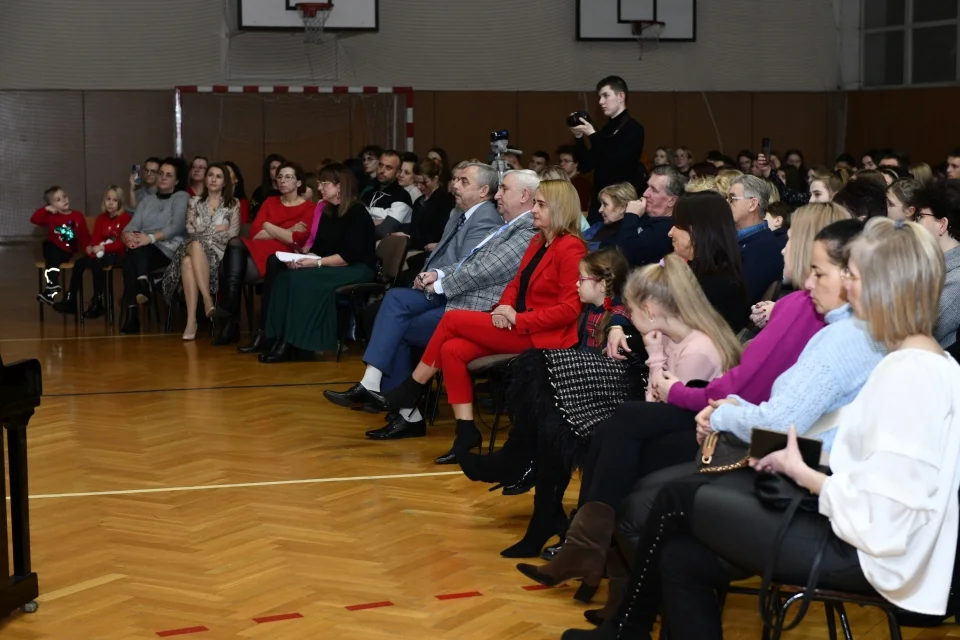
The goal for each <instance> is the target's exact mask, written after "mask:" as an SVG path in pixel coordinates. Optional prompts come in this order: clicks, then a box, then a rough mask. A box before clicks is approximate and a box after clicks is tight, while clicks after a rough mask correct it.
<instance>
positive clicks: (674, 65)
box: [0, 0, 840, 91]
mask: <svg viewBox="0 0 960 640" xmlns="http://www.w3.org/2000/svg"><path fill="white" fill-rule="evenodd" d="M261 1H263V2H268V1H281V0H261ZM343 1H345V2H346V1H349V0H343ZM583 1H584V2H589V0H583ZM835 1H836V0H723V2H720V1H719V0H700V1H699V2H698V10H697V42H693V43H664V44H662V45H661V47H660V49H659V50H657V51H655V52H651V53H648V54H646V55H645V56H644V60H643V61H638V60H637V54H638V48H637V46H636V44H635V43H630V42H626V43H624V42H577V41H576V40H575V33H576V22H575V21H576V10H575V7H576V3H575V0H520V1H518V0H484V1H480V2H477V1H473V0H446V1H444V2H440V1H438V0H379V21H380V31H379V33H374V34H359V35H351V36H348V37H344V38H342V39H341V41H340V44H339V58H338V60H339V62H338V64H336V65H335V64H334V63H333V61H334V56H333V52H334V50H335V47H333V46H332V45H323V46H319V47H316V46H314V47H311V46H306V45H304V44H303V42H302V35H301V34H287V33H280V34H272V33H271V34H264V33H250V32H246V33H240V34H237V33H235V31H234V30H233V28H232V25H234V24H235V17H234V16H233V7H234V4H235V3H234V0H163V1H162V2H158V1H157V0H96V2H82V1H78V0H44V1H43V2H42V3H37V2H23V1H19V2H18V1H16V0H6V1H4V2H2V3H0V60H2V61H3V64H2V65H0V89H79V90H99V89H125V90H144V89H169V88H171V87H173V86H175V85H178V84H180V85H194V84H197V85H207V84H217V83H230V82H245V81H253V82H262V83H265V84H274V83H281V82H299V83H319V84H341V85H383V86H390V85H392V86H413V87H415V88H417V89H421V90H430V91H461V90H483V91H494V90H495V91H582V90H588V89H592V88H593V86H594V84H595V83H596V81H597V80H598V79H599V78H600V77H601V76H603V75H606V74H609V73H617V74H620V75H622V76H624V77H625V78H626V79H627V81H628V83H629V84H630V85H631V86H632V87H633V88H634V89H638V90H640V89H642V90H644V91H829V90H833V89H834V88H835V87H837V86H838V83H839V80H838V77H839V73H840V70H839V64H838V53H837V52H838V26H837V22H836V19H835V17H834V16H835V12H834V2H835ZM225 35H226V36H230V37H224V36H225Z"/></svg>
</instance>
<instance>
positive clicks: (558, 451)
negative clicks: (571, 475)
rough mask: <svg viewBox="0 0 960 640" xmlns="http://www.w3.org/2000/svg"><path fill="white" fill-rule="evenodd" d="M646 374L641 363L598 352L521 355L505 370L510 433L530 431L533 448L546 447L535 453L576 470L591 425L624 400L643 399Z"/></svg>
mask: <svg viewBox="0 0 960 640" xmlns="http://www.w3.org/2000/svg"><path fill="white" fill-rule="evenodd" d="M646 371H647V370H646V366H645V365H643V364H642V362H641V363H640V364H631V363H628V362H621V361H618V360H614V359H612V358H610V357H608V356H606V355H604V354H602V353H594V352H590V351H579V350H576V349H531V350H529V351H526V352H524V353H522V354H520V355H519V356H517V357H516V358H515V359H514V360H513V361H511V362H510V366H509V367H508V370H507V376H508V378H507V393H506V398H505V405H506V409H507V411H508V412H509V414H510V416H511V421H512V423H513V426H512V429H513V430H517V429H521V430H527V429H535V430H536V431H537V438H536V441H537V446H538V447H539V448H546V451H541V452H540V454H546V455H548V456H549V457H551V458H554V459H557V460H560V461H562V462H563V464H564V465H565V466H566V467H567V468H568V469H569V470H571V471H572V470H574V469H577V468H580V467H581V466H582V464H583V459H584V456H585V455H586V453H587V449H588V448H589V446H590V438H591V437H592V436H593V430H594V428H595V427H596V426H597V424H598V423H600V422H601V421H603V420H606V419H607V418H609V417H610V416H612V415H613V412H614V411H616V409H617V407H618V406H620V405H621V404H622V403H624V402H626V401H627V400H631V399H636V398H637V397H640V398H642V397H643V394H644V390H645V388H646V383H647V373H646ZM512 435H513V434H512ZM517 435H519V434H517ZM540 454H538V455H540Z"/></svg>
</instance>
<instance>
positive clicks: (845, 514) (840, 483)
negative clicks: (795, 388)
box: [564, 217, 960, 639]
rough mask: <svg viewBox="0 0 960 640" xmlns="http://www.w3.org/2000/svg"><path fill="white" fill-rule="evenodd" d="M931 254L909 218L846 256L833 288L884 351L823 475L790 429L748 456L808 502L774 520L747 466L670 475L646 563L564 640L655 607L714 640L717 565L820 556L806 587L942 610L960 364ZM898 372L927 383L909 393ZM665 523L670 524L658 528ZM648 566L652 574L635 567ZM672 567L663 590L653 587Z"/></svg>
mask: <svg viewBox="0 0 960 640" xmlns="http://www.w3.org/2000/svg"><path fill="white" fill-rule="evenodd" d="M939 254H940V252H939V250H938V249H937V246H936V244H935V243H934V241H933V239H932V237H931V236H930V235H929V234H928V233H925V232H924V231H922V230H921V229H920V228H919V225H918V224H917V223H913V222H904V221H902V220H900V221H896V222H894V221H893V220H889V219H887V218H883V217H879V218H873V219H871V220H870V221H869V222H868V223H867V225H866V229H865V230H864V232H863V233H862V235H861V236H860V237H859V238H858V239H856V240H854V241H853V243H852V244H851V245H850V247H849V249H848V251H847V256H846V265H845V266H844V267H843V268H842V270H841V274H840V275H841V281H842V283H843V288H844V289H845V291H846V295H847V297H848V298H849V300H850V302H851V306H852V307H853V309H854V313H855V314H856V317H857V318H858V320H859V321H860V322H861V323H863V324H864V325H865V326H866V330H867V331H868V332H869V335H870V338H871V339H872V340H874V341H875V342H877V343H879V344H882V345H884V346H885V348H886V349H888V350H889V354H888V355H886V356H885V357H884V358H883V359H882V360H881V361H880V362H879V364H878V365H877V366H876V367H875V368H874V369H873V371H872V372H871V373H870V375H869V377H868V378H867V379H866V383H865V384H864V385H863V387H862V389H861V390H860V391H859V393H858V394H857V395H856V397H855V398H854V399H853V401H852V402H851V403H850V404H848V405H847V406H846V407H845V408H844V410H843V412H842V413H841V414H840V416H839V423H838V428H837V436H836V440H835V444H834V447H833V450H832V454H831V456H830V467H831V472H832V475H830V476H827V475H826V474H824V473H821V472H820V470H819V469H815V468H812V467H810V466H808V465H807V464H806V462H804V460H803V457H802V456H801V454H800V451H799V447H798V444H797V437H796V436H797V431H796V430H795V429H793V428H791V429H790V430H789V431H788V435H787V445H786V448H784V449H782V450H780V451H777V452H774V453H772V454H770V455H768V456H766V457H764V458H762V459H760V460H753V461H751V466H753V467H754V468H755V469H756V470H758V471H761V472H764V473H779V474H782V475H784V476H786V477H787V478H789V479H791V480H793V481H794V482H796V483H797V484H798V485H800V487H802V488H803V489H806V490H807V491H809V492H810V493H811V494H813V495H815V496H817V508H816V509H815V510H814V511H813V512H804V511H803V510H800V511H798V512H797V514H796V515H795V516H794V517H793V519H792V520H790V522H789V525H788V526H787V527H786V528H785V529H784V528H783V527H782V526H781V525H782V523H783V515H782V513H779V512H777V511H775V510H770V509H769V508H767V507H765V506H763V505H762V504H761V503H760V501H759V500H758V499H757V496H756V493H755V492H754V491H753V482H754V478H753V474H750V473H746V472H744V473H742V474H733V476H734V477H732V478H731V480H736V479H737V477H738V476H739V477H741V478H742V480H741V481H740V482H739V483H736V482H717V483H710V484H709V485H707V486H703V485H701V486H700V487H699V488H698V487H696V486H695V485H693V484H691V479H687V480H684V481H682V483H676V484H667V485H666V486H664V487H662V488H661V489H660V491H659V492H658V493H657V497H656V498H655V500H654V502H653V504H652V508H651V510H650V513H649V516H648V522H650V523H651V525H650V526H648V527H647V531H646V532H645V534H644V536H643V538H642V539H641V540H640V543H639V545H638V546H637V547H636V552H635V553H636V556H637V557H643V558H644V559H645V562H644V563H639V562H638V563H637V564H636V565H635V567H636V571H635V572H634V575H633V576H631V578H632V579H631V580H630V583H629V586H628V587H627V591H628V593H630V598H629V600H628V601H626V602H625V603H624V606H623V607H621V608H620V609H619V610H618V611H617V612H616V613H615V614H613V615H610V616H609V619H608V620H607V621H605V623H604V626H603V627H601V629H598V630H595V631H591V632H586V631H584V632H567V633H566V634H564V637H565V638H570V639H574V638H594V637H613V636H614V635H615V634H616V633H620V634H623V635H622V636H621V637H627V636H629V637H641V636H643V634H644V633H646V632H648V631H649V629H650V628H651V627H652V626H653V621H654V618H655V617H656V615H657V613H658V611H660V612H663V613H664V615H663V620H664V624H665V625H666V630H667V632H668V633H669V634H670V637H672V638H704V639H713V638H721V637H722V636H723V627H722V621H721V609H720V607H718V606H717V601H716V598H715V596H714V595H713V594H715V593H716V592H717V591H718V590H720V591H723V590H724V589H725V588H726V586H727V583H728V582H729V575H730V573H729V570H725V569H724V567H723V566H721V564H722V565H724V566H726V567H729V566H730V565H732V566H733V567H735V568H736V569H737V571H735V572H734V573H743V574H746V575H755V574H758V573H761V572H763V570H764V568H765V566H767V567H769V566H773V567H776V569H775V570H774V572H773V574H772V575H771V576H770V578H771V582H773V583H774V584H784V583H787V582H791V581H795V579H796V577H797V576H804V577H806V576H808V575H810V572H811V567H812V566H814V565H815V564H816V565H817V566H819V567H821V571H820V572H819V575H818V576H817V577H816V578H817V581H816V583H814V584H811V585H810V587H811V588H815V589H825V590H833V591H842V592H848V593H856V594H863V595H867V596H874V597H875V596H877V595H879V596H880V597H882V598H883V599H884V600H886V601H887V602H888V603H890V604H891V605H893V606H895V607H896V608H897V609H898V610H900V611H906V612H915V613H921V614H927V615H931V616H943V615H945V614H947V613H948V607H949V606H950V600H951V598H950V596H951V594H952V593H954V592H955V590H956V586H957V585H956V584H954V582H955V581H954V563H955V560H956V558H955V552H956V542H957V522H958V519H960V518H958V507H957V490H958V486H960V468H958V461H960V368H958V366H957V363H956V361H954V359H953V358H952V357H950V356H949V355H947V354H945V353H944V352H943V350H942V349H941V348H940V347H939V345H937V343H936V341H935V340H934V339H933V337H932V331H933V325H934V321H935V319H936V315H937V306H938V302H939V298H940V295H941V288H942V284H943V278H944V266H943V259H942V257H941V256H940V255H939ZM904 380H911V381H914V380H919V381H922V384H917V385H913V386H914V387H915V388H913V389H911V390H910V392H905V391H904V387H903V384H904ZM905 424H909V428H906V427H905ZM704 484H705V483H704ZM678 513H679V514H681V515H680V516H674V517H673V518H669V515H668V514H678ZM668 518H669V520H670V525H669V526H656V525H657V524H666V522H667V520H668ZM698 523H699V524H698ZM704 524H706V525H707V526H702V525H704ZM721 561H722V562H721ZM771 563H772V565H771ZM645 566H646V567H652V569H651V570H650V571H647V572H645V573H644V574H643V575H641V569H642V568H643V567H645ZM667 576H669V585H670V586H669V589H661V588H660V586H661V585H665V584H666V581H665V580H663V581H662V579H663V578H666V577H667ZM899 616H900V614H899V613H898V614H897V617H899ZM895 625H896V621H895V620H893V618H891V626H894V627H895Z"/></svg>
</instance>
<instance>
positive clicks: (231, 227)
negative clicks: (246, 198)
mask: <svg viewBox="0 0 960 640" xmlns="http://www.w3.org/2000/svg"><path fill="white" fill-rule="evenodd" d="M222 225H226V227H227V228H226V229H225V230H218V229H217V227H218V226H222ZM239 234H240V203H239V202H237V201H236V200H234V202H233V206H230V207H228V206H226V205H225V204H224V203H223V201H222V200H221V202H220V206H219V207H217V209H216V210H215V211H213V212H211V211H210V207H209V205H208V202H207V201H206V200H201V199H200V197H199V196H196V197H193V198H190V205H189V206H188V207H187V235H188V236H189V239H191V240H205V241H206V242H205V244H208V245H209V246H210V247H211V248H212V249H213V250H214V251H215V252H216V254H217V256H219V257H221V258H222V257H223V252H224V249H226V247H227V242H229V241H230V239H231V238H235V237H237V236H238V235H239Z"/></svg>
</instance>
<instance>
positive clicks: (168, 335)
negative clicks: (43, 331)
mask: <svg viewBox="0 0 960 640" xmlns="http://www.w3.org/2000/svg"><path fill="white" fill-rule="evenodd" d="M171 337H175V334H173V333H137V334H130V335H121V334H119V333H118V334H116V335H104V336H61V337H59V338H52V337H51V338H2V339H0V343H4V342H53V341H61V342H62V341H69V340H130V339H133V338H171ZM177 337H178V336H177Z"/></svg>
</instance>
